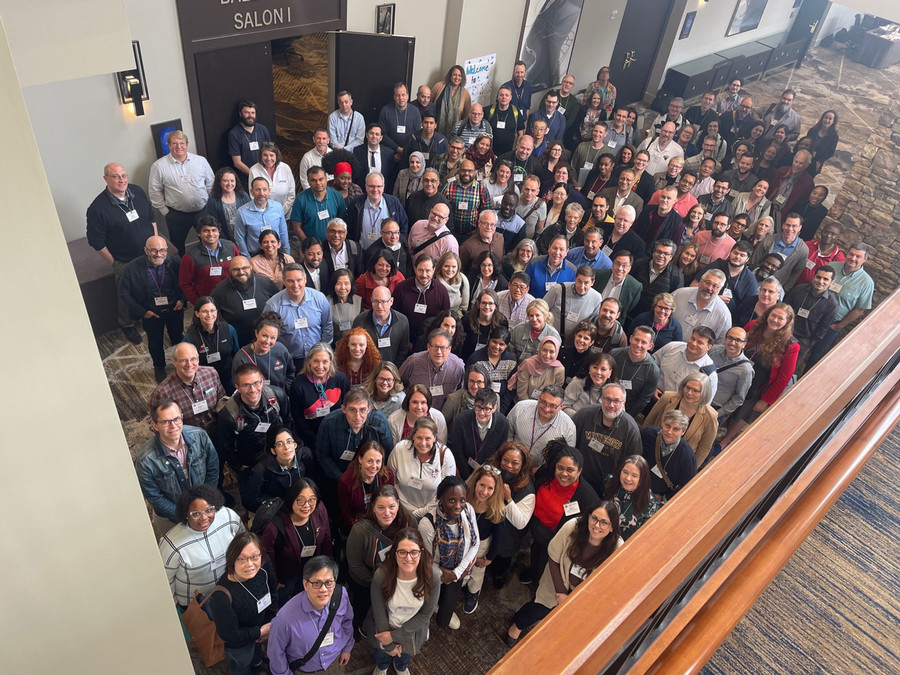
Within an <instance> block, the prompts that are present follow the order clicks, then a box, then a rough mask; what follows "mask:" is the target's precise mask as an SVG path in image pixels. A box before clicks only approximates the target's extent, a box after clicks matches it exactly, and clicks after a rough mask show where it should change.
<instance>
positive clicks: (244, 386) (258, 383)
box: [237, 380, 263, 391]
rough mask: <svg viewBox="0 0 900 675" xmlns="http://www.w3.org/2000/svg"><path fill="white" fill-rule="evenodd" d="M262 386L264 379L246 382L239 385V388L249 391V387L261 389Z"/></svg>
mask: <svg viewBox="0 0 900 675" xmlns="http://www.w3.org/2000/svg"><path fill="white" fill-rule="evenodd" d="M262 386H263V381H262V380H257V381H256V382H244V384H239V385H237V388H238V389H243V390H244V391H247V390H248V389H259V388H261V387H262Z"/></svg>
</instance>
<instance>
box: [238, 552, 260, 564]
mask: <svg viewBox="0 0 900 675" xmlns="http://www.w3.org/2000/svg"><path fill="white" fill-rule="evenodd" d="M261 558H262V554H260V553H257V554H256V555H249V556H247V557H246V558H238V559H237V561H236V562H237V564H238V565H246V564H247V563H248V562H252V563H258V562H259V561H260V559H261Z"/></svg>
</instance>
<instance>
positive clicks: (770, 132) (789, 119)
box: [760, 89, 800, 141]
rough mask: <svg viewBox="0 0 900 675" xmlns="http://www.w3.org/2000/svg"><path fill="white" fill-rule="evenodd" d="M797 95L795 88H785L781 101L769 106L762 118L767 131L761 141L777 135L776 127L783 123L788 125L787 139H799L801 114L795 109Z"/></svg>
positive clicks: (769, 139)
mask: <svg viewBox="0 0 900 675" xmlns="http://www.w3.org/2000/svg"><path fill="white" fill-rule="evenodd" d="M795 96H796V92H794V90H793V89H785V90H784V91H783V92H782V93H781V101H780V102H779V103H773V104H772V105H770V106H769V109H768V110H767V111H766V114H765V115H763V118H762V121H763V123H764V124H765V125H766V131H765V133H764V134H763V135H762V138H761V139H760V140H761V141H771V140H772V138H773V137H774V135H775V128H776V127H778V126H781V125H782V124H783V125H784V126H785V127H787V139H786V140H788V141H795V140H797V137H798V136H799V135H800V115H798V114H797V113H796V111H795V110H794V97H795Z"/></svg>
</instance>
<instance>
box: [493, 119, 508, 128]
mask: <svg viewBox="0 0 900 675" xmlns="http://www.w3.org/2000/svg"><path fill="white" fill-rule="evenodd" d="M494 126H495V127H496V128H497V129H505V128H506V122H504V121H502V120H497V124H495V125H494Z"/></svg>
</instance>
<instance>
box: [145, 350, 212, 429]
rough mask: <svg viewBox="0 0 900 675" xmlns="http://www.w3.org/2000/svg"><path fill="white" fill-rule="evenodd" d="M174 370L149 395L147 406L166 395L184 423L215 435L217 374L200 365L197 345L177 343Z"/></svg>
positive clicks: (208, 367)
mask: <svg viewBox="0 0 900 675" xmlns="http://www.w3.org/2000/svg"><path fill="white" fill-rule="evenodd" d="M172 362H173V363H174V364H175V372H174V373H172V374H171V375H169V376H168V377H167V378H166V379H165V380H163V381H162V382H161V383H160V384H159V386H158V387H157V388H156V389H154V390H153V393H152V394H150V407H151V408H152V407H153V404H155V403H156V402H157V401H159V400H161V399H164V398H170V399H172V400H173V401H175V402H176V403H177V404H178V405H179V406H180V407H181V414H182V415H183V416H184V423H185V424H190V425H191V426H195V427H200V428H201V429H203V430H204V431H205V432H206V433H208V434H209V435H210V436H211V437H212V438H215V431H216V422H217V421H218V415H217V414H216V404H217V403H218V402H219V400H221V399H222V398H224V397H225V389H224V388H223V387H222V382H221V380H220V379H219V374H218V373H217V372H216V369H215V368H213V367H212V366H201V365H200V358H199V356H198V354H197V348H196V347H195V346H194V345H192V344H191V343H190V342H180V343H179V344H177V345H176V346H175V353H174V354H173V356H172Z"/></svg>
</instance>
